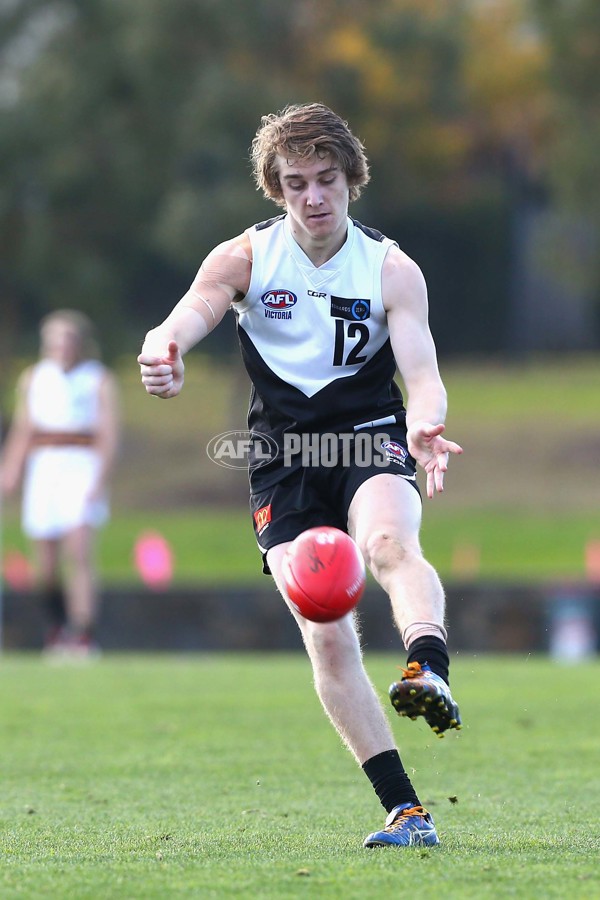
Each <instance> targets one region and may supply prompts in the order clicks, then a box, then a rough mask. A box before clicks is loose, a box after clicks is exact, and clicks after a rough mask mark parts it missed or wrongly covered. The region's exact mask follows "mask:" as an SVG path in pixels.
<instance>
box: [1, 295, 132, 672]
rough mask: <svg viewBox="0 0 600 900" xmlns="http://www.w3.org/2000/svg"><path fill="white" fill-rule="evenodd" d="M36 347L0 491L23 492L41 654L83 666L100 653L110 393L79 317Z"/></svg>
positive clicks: (64, 313) (113, 433)
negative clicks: (98, 540)
mask: <svg viewBox="0 0 600 900" xmlns="http://www.w3.org/2000/svg"><path fill="white" fill-rule="evenodd" d="M40 342H41V343H40V360H39V362H37V363H35V364H34V365H33V366H31V367H29V368H28V369H26V370H25V371H24V372H23V373H22V375H21V377H20V379H19V382H18V386H17V404H16V409H15V414H14V417H13V421H12V425H11V428H10V430H9V432H8V435H7V439H6V446H5V449H4V453H3V458H2V466H1V470H0V472H1V485H2V490H3V492H4V493H5V494H7V495H10V494H11V493H14V492H15V491H17V489H18V488H19V486H20V485H21V483H22V486H23V496H22V526H23V531H24V532H25V534H26V535H27V536H28V537H29V538H30V539H31V541H32V543H33V547H34V551H35V557H36V565H37V570H38V578H39V587H40V591H41V593H42V596H43V603H44V608H45V611H46V615H47V617H48V630H47V633H46V636H45V648H46V650H47V651H48V652H51V653H64V654H69V655H75V656H82V657H85V656H88V655H90V654H91V653H94V652H97V649H98V648H97V646H96V644H95V640H94V629H95V625H96V621H97V617H98V606H99V598H98V589H97V576H96V569H95V562H94V538H95V534H96V530H97V529H98V528H99V527H100V526H101V525H103V524H104V523H105V522H106V521H107V519H108V515H109V507H108V498H107V484H108V480H109V478H110V475H111V472H112V469H113V465H114V461H115V455H116V449H117V443H118V434H119V424H118V400H117V389H116V383H115V380H114V377H113V375H112V373H110V372H109V371H108V370H107V369H106V367H105V366H104V365H103V364H102V363H101V362H100V361H99V360H98V358H97V356H98V350H97V345H96V342H95V340H94V328H93V325H92V322H91V321H90V320H89V319H88V317H87V316H86V315H84V314H83V313H81V312H79V311H77V310H70V309H65V310H58V311H56V312H53V313H50V314H49V315H48V316H46V317H45V318H44V319H43V320H42V322H41V325H40Z"/></svg>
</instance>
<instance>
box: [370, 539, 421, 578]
mask: <svg viewBox="0 0 600 900" xmlns="http://www.w3.org/2000/svg"><path fill="white" fill-rule="evenodd" d="M361 550H362V553H363V556H364V557H365V562H366V563H367V565H368V566H369V568H370V569H371V570H373V571H382V570H389V569H392V568H395V567H396V566H397V565H401V564H403V563H406V562H410V561H412V560H415V559H419V558H421V556H422V554H421V550H420V547H419V545H418V543H417V542H416V541H403V540H401V539H400V537H399V536H398V535H396V534H394V532H393V531H391V530H378V531H373V532H371V534H370V535H369V536H368V537H367V539H366V541H365V542H364V546H361Z"/></svg>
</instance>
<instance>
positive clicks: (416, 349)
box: [382, 247, 462, 497]
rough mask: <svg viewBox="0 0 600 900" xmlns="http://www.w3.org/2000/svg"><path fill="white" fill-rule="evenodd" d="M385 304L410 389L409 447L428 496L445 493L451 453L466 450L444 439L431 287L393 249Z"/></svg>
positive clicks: (384, 275)
mask: <svg viewBox="0 0 600 900" xmlns="http://www.w3.org/2000/svg"><path fill="white" fill-rule="evenodd" d="M382 290H383V304H384V307H385V310H386V312H387V321H388V328H389V332H390V340H391V343H392V349H393V352H394V357H395V359H396V365H397V366H398V370H399V372H400V375H401V377H402V380H403V382H404V385H405V388H406V393H407V397H406V424H407V428H408V435H407V441H408V449H409V451H410V453H411V454H412V456H414V458H415V459H416V460H417V462H418V463H419V465H420V466H422V467H423V469H425V471H426V473H427V496H428V497H433V495H434V493H435V492H436V491H439V492H441V491H443V489H444V473H445V472H446V471H447V468H448V457H449V454H450V453H462V447H460V446H459V445H458V444H456V443H454V441H448V440H446V438H445V437H443V433H444V430H445V420H446V411H447V394H446V389H445V387H444V384H443V382H442V379H441V376H440V372H439V368H438V362H437V353H436V349H435V344H434V341H433V337H432V335H431V331H430V328H429V320H428V313H429V304H428V299H427V287H426V284H425V279H424V278H423V274H422V272H421V270H420V269H419V267H418V266H417V264H416V263H415V262H413V260H411V259H410V258H409V257H408V256H407V255H406V254H405V253H403V252H402V251H401V250H399V249H398V248H397V247H391V248H390V250H389V251H388V254H387V256H386V259H385V262H384V266H383V273H382Z"/></svg>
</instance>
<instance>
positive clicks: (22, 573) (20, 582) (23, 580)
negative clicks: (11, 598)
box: [2, 550, 35, 592]
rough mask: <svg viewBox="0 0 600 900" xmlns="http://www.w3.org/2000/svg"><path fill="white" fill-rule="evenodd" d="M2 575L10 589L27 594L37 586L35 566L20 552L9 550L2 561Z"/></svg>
mask: <svg viewBox="0 0 600 900" xmlns="http://www.w3.org/2000/svg"><path fill="white" fill-rule="evenodd" d="M2 574H3V576H4V580H5V582H6V584H7V585H8V587H9V588H12V590H13V591H17V592H21V591H22V592H25V591H29V590H31V588H32V587H33V586H34V584H35V573H34V571H33V566H32V565H31V563H30V561H29V560H28V559H27V557H26V556H25V555H24V554H23V553H20V552H19V550H7V551H6V553H5V554H4V559H3V561H2Z"/></svg>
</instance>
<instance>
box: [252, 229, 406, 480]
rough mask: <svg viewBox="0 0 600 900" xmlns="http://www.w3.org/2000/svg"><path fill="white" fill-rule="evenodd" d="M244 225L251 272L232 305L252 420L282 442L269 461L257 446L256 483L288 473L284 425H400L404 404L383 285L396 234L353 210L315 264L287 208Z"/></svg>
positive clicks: (305, 429)
mask: <svg viewBox="0 0 600 900" xmlns="http://www.w3.org/2000/svg"><path fill="white" fill-rule="evenodd" d="M246 233H247V234H248V236H249V238H250V241H251V244H252V254H253V261H252V275H251V280H250V287H249V290H248V293H247V295H246V296H245V298H244V299H243V300H242V301H241V302H238V303H236V304H235V312H236V320H237V331H238V337H239V341H240V345H241V351H242V357H243V360H244V364H245V366H246V369H247V371H248V374H249V376H250V379H251V381H252V392H251V397H250V408H249V413H248V425H249V430H250V432H251V433H252V434H255V433H259V434H260V435H267V436H268V438H269V439H270V440H269V444H270V446H273V442H275V445H277V447H278V448H279V451H280V452H279V453H278V454H276V455H275V456H274V457H272V458H270V459H269V460H268V461H267V462H265V458H264V455H263V454H261V453H255V452H253V450H252V449H251V451H250V458H249V462H250V478H251V483H252V486H253V488H254V489H256V490H258V489H262V488H264V487H268V486H270V485H271V484H274V483H276V482H277V481H279V480H281V479H282V478H284V477H285V476H286V475H287V474H289V471H290V469H289V467H288V468H283V463H282V456H281V448H282V446H283V443H284V439H285V436H286V434H287V435H290V434H306V433H313V434H314V433H318V434H323V433H328V432H332V433H343V432H353V431H356V430H358V429H360V428H361V427H368V426H370V425H374V426H378V425H385V424H391V423H398V424H402V423H404V421H405V417H406V413H405V409H404V405H403V399H402V394H401V392H400V389H399V388H398V386H397V385H396V383H395V382H394V375H395V372H396V363H395V360H394V356H393V353H392V348H391V343H390V339H389V332H388V328H387V318H386V312H385V310H384V308H383V300H382V291H381V270H382V266H383V261H384V258H385V256H386V254H387V252H388V249H389V248H390V247H391V246H393V245H394V244H395V242H394V241H391V240H390V239H389V238H386V237H384V235H382V234H381V233H380V232H378V231H375V230H374V229H370V228H365V227H364V226H363V225H361V224H360V223H359V222H356V221H355V220H353V219H350V218H349V219H348V234H347V238H346V241H345V243H344V245H343V246H342V247H341V248H340V250H339V251H338V252H337V253H336V254H335V256H333V257H332V258H331V259H330V260H328V261H327V262H326V263H325V264H324V265H322V266H319V267H316V266H314V265H313V263H312V262H311V261H310V259H309V258H308V257H307V256H306V254H305V253H304V251H303V250H302V249H301V247H300V246H299V245H298V243H297V242H296V241H295V240H294V238H293V236H292V234H291V232H290V228H289V223H288V220H287V216H286V215H282V216H278V217H277V218H274V219H270V220H268V221H266V222H262V223H259V224H258V225H254V226H253V227H252V228H249V229H248V230H247V232H246ZM297 465H298V466H299V465H300V461H299V460H298V461H297Z"/></svg>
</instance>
